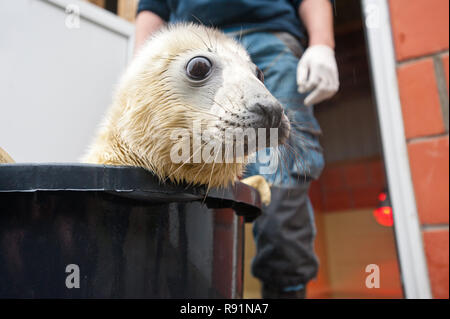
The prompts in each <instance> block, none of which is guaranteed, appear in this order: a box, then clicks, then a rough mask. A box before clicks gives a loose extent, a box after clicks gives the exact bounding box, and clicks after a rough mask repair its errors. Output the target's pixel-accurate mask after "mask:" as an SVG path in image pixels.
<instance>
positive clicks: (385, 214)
mask: <svg viewBox="0 0 450 319" xmlns="http://www.w3.org/2000/svg"><path fill="white" fill-rule="evenodd" d="M373 215H374V216H375V219H376V221H377V222H378V224H380V225H382V226H386V227H392V226H393V225H394V218H393V216H392V208H391V207H389V206H382V207H378V208H377V209H375V210H374V211H373Z"/></svg>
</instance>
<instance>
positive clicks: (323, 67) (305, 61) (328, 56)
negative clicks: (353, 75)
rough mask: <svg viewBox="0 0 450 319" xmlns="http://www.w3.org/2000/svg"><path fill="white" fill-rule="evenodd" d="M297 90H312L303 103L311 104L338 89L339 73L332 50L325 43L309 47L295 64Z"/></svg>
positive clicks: (334, 92) (333, 93) (331, 94)
mask: <svg viewBox="0 0 450 319" xmlns="http://www.w3.org/2000/svg"><path fill="white" fill-rule="evenodd" d="M297 84H298V91H299V92H300V93H305V92H308V91H312V92H311V93H310V94H309V95H308V96H307V97H306V98H305V104H306V105H308V106H309V105H312V104H316V103H319V102H321V101H323V100H326V99H329V98H331V97H332V96H333V95H335V94H336V92H337V91H338V90H339V74H338V68H337V64H336V58H335V57H334V50H333V49H332V48H330V47H329V46H327V45H313V46H311V47H309V48H308V49H307V50H306V51H305V53H303V56H302V57H301V59H300V61H299V62H298V66H297Z"/></svg>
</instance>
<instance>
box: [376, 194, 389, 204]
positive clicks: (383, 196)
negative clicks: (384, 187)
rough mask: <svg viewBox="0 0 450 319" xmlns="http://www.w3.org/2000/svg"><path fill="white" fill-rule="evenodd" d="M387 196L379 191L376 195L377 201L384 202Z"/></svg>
mask: <svg viewBox="0 0 450 319" xmlns="http://www.w3.org/2000/svg"><path fill="white" fill-rule="evenodd" d="M386 198H387V194H386V193H380V195H378V201H379V202H384V201H385V200H386Z"/></svg>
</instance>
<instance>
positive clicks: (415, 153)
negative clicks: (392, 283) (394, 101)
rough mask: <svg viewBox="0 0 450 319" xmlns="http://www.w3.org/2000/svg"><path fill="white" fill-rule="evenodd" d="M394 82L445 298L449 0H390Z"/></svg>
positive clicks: (438, 286) (426, 236)
mask: <svg viewBox="0 0 450 319" xmlns="http://www.w3.org/2000/svg"><path fill="white" fill-rule="evenodd" d="M389 5H390V15H391V25H392V32H393V38H394V46H395V51H396V58H397V74H398V86H399V91H400V101H401V104H402V111H403V119H404V126H405V135H406V139H407V145H408V154H409V161H410V166H411V174H412V179H413V185H414V192H415V196H416V203H417V209H418V213H419V218H420V222H421V225H422V233H423V240H424V246H425V254H426V257H427V261H428V271H429V276H430V282H431V286H432V293H433V296H434V297H435V298H449V245H448V242H449V195H448V193H449V134H448V105H449V98H448V67H449V65H448V54H449V51H448V48H449V1H448V0H389Z"/></svg>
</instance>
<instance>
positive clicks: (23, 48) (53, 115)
mask: <svg viewBox="0 0 450 319" xmlns="http://www.w3.org/2000/svg"><path fill="white" fill-rule="evenodd" d="M68 4H71V5H75V8H76V9H79V12H80V15H81V17H80V19H79V28H76V25H77V23H76V22H77V21H76V16H74V15H71V16H70V17H68V14H66V12H65V10H66V6H67V5H68ZM67 25H69V27H68V26H67ZM132 35H133V27H132V25H131V24H129V23H128V22H126V21H124V20H122V19H120V18H118V17H116V16H114V15H112V14H110V13H109V12H107V11H105V10H102V9H100V8H97V7H94V6H92V5H90V4H88V3H84V2H80V1H75V0H72V1H63V0H61V1H59V0H52V1H44V0H0V146H1V147H2V148H3V149H5V150H6V151H7V152H8V153H9V154H10V155H11V156H12V157H13V158H14V159H15V160H16V162H76V161H78V160H79V158H80V157H81V156H82V154H83V152H84V151H85V149H86V147H87V146H88V145H89V143H90V142H91V140H92V138H93V135H94V133H95V130H96V127H97V125H98V123H99V122H100V120H101V118H102V115H103V114H104V112H105V110H106V109H107V107H108V106H109V104H110V102H111V98H112V92H113V89H114V86H115V84H116V83H117V81H118V79H119V77H120V74H121V73H122V71H123V70H124V68H125V66H126V64H127V61H128V60H129V58H130V53H131V51H130V48H131V44H132V41H133V40H132Z"/></svg>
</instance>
